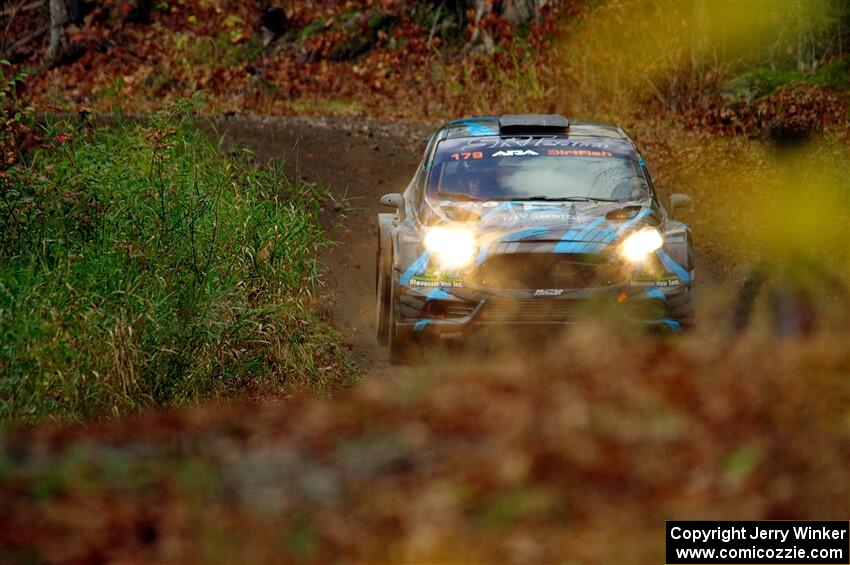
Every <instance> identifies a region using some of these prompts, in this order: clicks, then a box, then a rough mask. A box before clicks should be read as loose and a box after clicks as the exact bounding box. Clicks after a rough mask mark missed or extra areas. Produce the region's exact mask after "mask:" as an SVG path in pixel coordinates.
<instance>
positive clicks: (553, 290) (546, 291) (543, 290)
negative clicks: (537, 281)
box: [534, 288, 564, 296]
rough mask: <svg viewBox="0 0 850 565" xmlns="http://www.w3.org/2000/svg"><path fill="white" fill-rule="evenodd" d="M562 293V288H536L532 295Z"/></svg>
mask: <svg viewBox="0 0 850 565" xmlns="http://www.w3.org/2000/svg"><path fill="white" fill-rule="evenodd" d="M562 294H564V289H562V288H538V289H537V290H535V291H534V296H561V295H562Z"/></svg>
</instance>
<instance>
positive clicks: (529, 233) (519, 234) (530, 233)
mask: <svg viewBox="0 0 850 565" xmlns="http://www.w3.org/2000/svg"><path fill="white" fill-rule="evenodd" d="M548 231H549V228H527V229H524V230H519V231H515V232H514V233H509V234H508V235H506V236H505V237H503V238H501V239H500V240H499V241H519V240H521V239H525V238H526V237H534V236H536V235H543V234H544V233H546V232H548Z"/></svg>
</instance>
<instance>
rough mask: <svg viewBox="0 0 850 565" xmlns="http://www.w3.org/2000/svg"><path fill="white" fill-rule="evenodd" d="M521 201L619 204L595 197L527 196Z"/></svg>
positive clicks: (612, 200)
mask: <svg viewBox="0 0 850 565" xmlns="http://www.w3.org/2000/svg"><path fill="white" fill-rule="evenodd" d="M522 200H543V201H545V202H619V200H614V199H612V198H596V197H595V196H543V195H539V196H529V197H528V198H523V199H522Z"/></svg>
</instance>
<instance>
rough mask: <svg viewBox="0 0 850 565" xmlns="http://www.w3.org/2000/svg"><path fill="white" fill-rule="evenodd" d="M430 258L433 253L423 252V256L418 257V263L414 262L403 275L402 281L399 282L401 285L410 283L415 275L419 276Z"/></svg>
mask: <svg viewBox="0 0 850 565" xmlns="http://www.w3.org/2000/svg"><path fill="white" fill-rule="evenodd" d="M430 258H431V252H430V251H423V252H422V255H420V256H419V257H417V259H416V261H414V262H413V263H412V264H411V265H410V266H409V267H408V268H407V270H406V271H405V272H404V274H402V275H401V279H400V280H399V282H400V283H401V284H408V283H410V278H411V277H412V276H413V275H418V274H419V273H420V272H422V270H423V269H425V266H426V265H427V264H428V259H430Z"/></svg>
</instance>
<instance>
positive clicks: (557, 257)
mask: <svg viewBox="0 0 850 565" xmlns="http://www.w3.org/2000/svg"><path fill="white" fill-rule="evenodd" d="M619 278H620V279H621V278H622V276H620V277H619ZM473 281H474V282H475V283H476V284H479V285H482V286H485V287H489V288H506V289H529V288H535V289H536V288H567V289H574V288H592V287H599V286H608V285H611V284H614V283H615V282H618V273H617V272H616V270H615V269H614V268H613V267H612V266H610V265H609V264H607V263H604V262H602V261H600V259H599V257H598V256H592V257H588V256H587V255H580V254H559V253H507V254H503V255H494V256H492V257H490V258H489V259H487V260H486V261H485V262H484V263H483V264H482V265H481V266H480V267H478V269H477V270H476V271H475V273H474V274H473Z"/></svg>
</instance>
